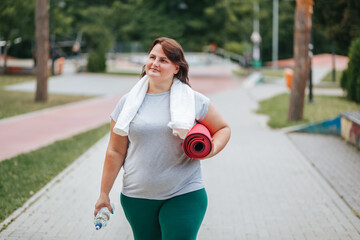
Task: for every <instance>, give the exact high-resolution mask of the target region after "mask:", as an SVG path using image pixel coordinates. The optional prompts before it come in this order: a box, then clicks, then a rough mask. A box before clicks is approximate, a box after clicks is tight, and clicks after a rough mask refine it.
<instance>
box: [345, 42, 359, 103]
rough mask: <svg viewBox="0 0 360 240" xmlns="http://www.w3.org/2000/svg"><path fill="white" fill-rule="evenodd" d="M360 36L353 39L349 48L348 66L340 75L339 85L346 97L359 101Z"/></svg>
mask: <svg viewBox="0 0 360 240" xmlns="http://www.w3.org/2000/svg"><path fill="white" fill-rule="evenodd" d="M359 66H360V38H358V39H355V40H354V41H353V42H352V43H351V46H350V49H349V63H348V68H347V69H346V70H345V71H344V72H343V75H342V77H341V87H342V88H343V89H344V90H345V91H346V92H347V97H348V98H349V99H350V100H352V101H355V102H357V103H360V68H359Z"/></svg>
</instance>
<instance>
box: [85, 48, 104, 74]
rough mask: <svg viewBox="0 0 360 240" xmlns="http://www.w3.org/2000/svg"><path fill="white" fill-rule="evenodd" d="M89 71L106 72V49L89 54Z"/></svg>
mask: <svg viewBox="0 0 360 240" xmlns="http://www.w3.org/2000/svg"><path fill="white" fill-rule="evenodd" d="M87 71H88V72H105V71H106V56H105V52H104V51H96V52H92V53H90V54H89V57H88V62H87Z"/></svg>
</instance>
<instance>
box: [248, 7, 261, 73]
mask: <svg viewBox="0 0 360 240" xmlns="http://www.w3.org/2000/svg"><path fill="white" fill-rule="evenodd" d="M254 15H255V17H254V25H253V33H252V34H251V37H250V39H251V41H252V42H253V43H254V45H253V67H255V68H259V67H260V66H261V60H260V43H261V36H260V24H259V18H258V16H259V3H258V2H254Z"/></svg>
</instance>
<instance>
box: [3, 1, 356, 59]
mask: <svg viewBox="0 0 360 240" xmlns="http://www.w3.org/2000/svg"><path fill="white" fill-rule="evenodd" d="M62 2H65V5H64V4H62V5H61V4H60V3H62ZM257 2H258V3H259V6H260V12H259V14H258V16H257V17H258V18H259V20H260V35H261V37H262V43H261V59H262V61H263V62H265V61H269V60H271V58H272V31H273V27H272V20H273V1H268V0H257ZM295 5H296V2H295V1H279V37H278V39H279V52H278V54H279V59H283V58H290V57H292V56H293V36H294V33H293V32H294V13H295ZM34 6H35V1H23V0H2V1H0V12H1V14H0V23H1V24H0V40H4V39H12V40H13V39H14V38H16V37H19V36H21V37H22V38H23V39H24V40H25V39H27V40H28V41H30V42H31V41H32V43H34V41H33V39H34V35H35V34H34V19H33V18H34ZM49 6H50V7H49V13H50V16H51V19H50V20H51V26H50V32H51V33H54V34H55V36H56V41H57V42H63V43H66V44H67V43H71V42H72V41H74V40H75V38H76V36H77V34H78V33H80V32H81V33H82V47H81V49H82V51H83V52H91V51H94V50H98V49H99V48H104V49H105V51H108V50H109V49H111V48H112V46H114V44H113V43H115V42H116V43H120V44H124V45H126V44H128V43H133V44H134V45H136V49H137V50H147V49H148V47H149V46H150V44H151V43H152V41H153V40H154V39H155V38H157V37H162V36H165V37H171V38H174V39H176V40H177V41H179V42H180V44H181V45H182V46H183V47H184V49H185V50H189V51H201V50H202V49H203V47H204V46H207V45H209V44H210V43H215V44H217V46H219V47H222V48H224V47H226V48H227V49H233V50H234V51H236V52H238V53H239V52H241V50H239V46H235V45H234V42H236V43H242V44H243V43H247V44H250V45H251V44H252V43H251V41H250V36H251V34H252V31H253V20H254V17H255V16H254V1H253V0H241V1H239V0H202V1H195V0H183V1H178V0H176V1H157V0H77V1H73V0H52V1H50V0H49ZM17 16H22V17H21V18H19V17H17ZM359 22H360V1H358V0H339V1H333V2H332V3H331V4H329V1H327V0H316V1H315V5H314V14H313V23H314V24H313V31H312V33H313V39H314V47H315V48H314V53H323V52H330V51H331V50H332V39H335V40H336V46H337V49H336V50H337V53H340V54H344V55H347V53H348V47H349V45H350V42H351V40H352V39H354V38H356V37H359V36H360V28H359V27H358V25H359V24H358V23H359ZM3 23H4V24H3ZM25 32H27V33H26V34H25ZM9 33H11V34H9ZM28 33H29V34H28ZM10 35H11V36H10ZM25 35H26V36H28V37H25ZM120 44H119V45H120ZM18 48H19V49H16V50H13V51H12V53H13V54H16V55H17V54H19V53H22V52H24V53H25V52H26V54H25V55H26V56H29V55H30V52H31V51H29V50H23V51H22V50H21V49H26V48H29V44H22V45H19V46H18ZM63 48H66V47H63ZM67 48H68V49H67V50H66V51H67V52H71V44H70V45H69V46H67ZM132 50H133V49H132Z"/></svg>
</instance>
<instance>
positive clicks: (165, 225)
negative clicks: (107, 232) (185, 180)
mask: <svg viewBox="0 0 360 240" xmlns="http://www.w3.org/2000/svg"><path fill="white" fill-rule="evenodd" d="M120 201H121V205H122V207H123V209H124V213H125V216H126V218H127V220H128V221H129V223H130V225H131V228H132V231H133V234H134V239H135V240H160V239H161V240H174V239H179V240H180V239H181V240H195V239H196V236H197V233H198V231H199V228H200V225H201V222H202V220H203V219H204V215H205V212H206V207H207V195H206V191H205V189H200V190H197V191H194V192H190V193H186V194H183V195H180V196H176V197H173V198H170V199H166V200H149V199H141V198H131V197H127V196H125V195H123V194H121V198H120Z"/></svg>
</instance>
